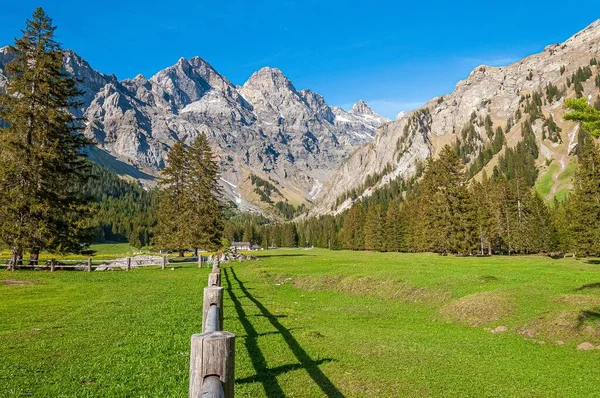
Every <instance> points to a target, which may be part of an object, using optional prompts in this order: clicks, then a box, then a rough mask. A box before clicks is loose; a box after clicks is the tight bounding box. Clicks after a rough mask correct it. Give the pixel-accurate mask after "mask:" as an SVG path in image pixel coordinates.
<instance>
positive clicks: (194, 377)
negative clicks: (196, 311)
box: [189, 262, 235, 398]
mask: <svg viewBox="0 0 600 398" xmlns="http://www.w3.org/2000/svg"><path fill="white" fill-rule="evenodd" d="M222 328H223V288H222V287H221V268H220V267H219V263H218V262H215V263H214V264H213V269H212V272H211V273H210V275H209V277H208V287H206V288H204V300H203V305H202V333H200V334H194V335H193V336H192V341H191V349H190V390H189V397H190V398H200V397H202V398H233V396H234V367H235V335H234V334H232V333H229V332H224V331H223V330H222Z"/></svg>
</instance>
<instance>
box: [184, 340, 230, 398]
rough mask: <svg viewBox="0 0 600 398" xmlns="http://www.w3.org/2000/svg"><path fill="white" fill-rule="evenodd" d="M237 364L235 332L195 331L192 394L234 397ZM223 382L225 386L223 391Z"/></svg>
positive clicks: (196, 396)
mask: <svg viewBox="0 0 600 398" xmlns="http://www.w3.org/2000/svg"><path fill="white" fill-rule="evenodd" d="M234 365H235V335H234V334H232V333H229V332H212V333H202V334H195V335H193V336H192V342H191V350H190V389H189V397H190V398H200V397H223V398H233V396H234ZM211 376H216V377H211ZM216 378H218V380H216ZM217 381H219V382H220V383H217ZM219 384H220V386H221V387H222V389H223V394H222V395H221V391H220V389H219Z"/></svg>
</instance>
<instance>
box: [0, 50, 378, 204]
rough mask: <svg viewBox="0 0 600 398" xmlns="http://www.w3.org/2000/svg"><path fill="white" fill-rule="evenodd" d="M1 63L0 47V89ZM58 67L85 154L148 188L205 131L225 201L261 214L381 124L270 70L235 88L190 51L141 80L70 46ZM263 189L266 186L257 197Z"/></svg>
mask: <svg viewBox="0 0 600 398" xmlns="http://www.w3.org/2000/svg"><path fill="white" fill-rule="evenodd" d="M9 61H10V54H9V52H8V49H7V47H5V48H3V49H1V50H0V88H1V87H2V86H3V85H4V84H5V82H6V74H5V67H6V64H7V63H8V62H9ZM64 65H65V69H66V70H67V71H68V72H69V73H70V74H71V75H73V76H74V77H76V78H78V79H80V81H81V83H80V89H81V90H82V91H83V92H84V94H83V96H82V97H81V102H82V105H81V106H80V107H79V108H78V109H75V110H74V112H75V114H76V115H77V116H80V117H84V118H85V119H86V120H87V122H86V125H85V134H86V135H87V136H89V137H90V138H92V139H93V140H94V141H95V142H96V143H97V147H96V148H93V149H92V150H91V151H90V157H91V159H92V160H94V161H96V162H97V163H100V164H101V165H104V166H106V167H108V168H109V169H111V170H113V171H115V172H117V173H118V174H121V175H126V176H131V177H133V178H136V179H139V180H141V181H143V182H144V183H146V184H150V185H152V184H153V183H154V180H155V177H156V176H157V175H158V173H159V171H160V170H161V169H162V168H163V167H164V166H165V164H166V163H167V162H168V153H169V150H170V148H171V147H172V145H173V144H174V143H175V142H177V141H182V142H184V143H186V144H190V143H191V142H192V141H193V140H194V139H195V138H196V137H197V136H198V135H199V134H201V133H203V132H204V133H206V134H207V136H208V138H209V140H210V142H211V144H212V146H213V148H214V150H215V153H216V155H217V156H218V159H219V163H220V167H221V185H222V186H223V189H224V194H225V196H226V198H227V199H229V200H230V201H232V202H234V203H236V205H237V206H238V207H239V208H240V209H242V210H246V211H248V210H250V211H252V210H255V211H263V212H264V211H267V212H268V211H269V210H270V209H271V208H272V207H273V204H275V203H277V202H278V201H282V202H289V203H290V204H293V205H300V204H310V203H311V202H313V201H315V200H317V199H318V198H319V197H321V196H322V194H323V193H324V191H323V187H324V186H325V185H326V184H327V183H328V182H329V181H330V180H331V177H332V175H333V174H334V172H335V171H336V170H337V169H338V167H339V165H340V164H341V162H342V161H343V160H344V159H345V158H347V157H348V156H349V155H350V154H351V153H352V152H353V151H354V150H355V149H357V148H358V147H360V146H361V145H362V144H365V143H368V142H371V141H372V140H373V139H374V137H375V132H376V129H377V128H378V127H379V126H380V125H382V124H383V123H386V122H388V121H389V120H388V119H386V118H384V117H382V116H380V115H378V114H377V113H375V112H374V111H373V110H372V109H371V108H369V106H368V105H367V104H366V103H365V102H364V101H362V100H361V101H359V102H357V103H356V104H355V105H354V106H353V108H352V109H351V110H350V111H348V112H346V111H345V110H343V109H342V108H339V107H334V106H329V105H328V104H327V103H326V102H325V100H324V99H323V97H322V96H321V95H319V94H317V93H315V92H312V91H310V90H306V89H305V90H297V89H296V88H295V87H294V85H293V83H292V82H291V81H290V80H289V79H288V78H287V77H286V76H285V75H284V74H283V73H282V72H281V71H280V70H279V69H275V68H268V67H265V68H262V69H260V70H259V71H257V72H256V73H254V74H253V75H252V76H251V77H250V78H249V79H248V81H246V83H244V85H243V86H235V85H234V84H232V83H231V82H230V81H229V80H227V78H225V77H224V76H222V75H221V74H220V73H219V72H217V71H216V70H215V69H214V68H213V67H212V66H211V65H210V64H209V63H207V62H206V61H204V60H203V59H201V58H199V57H194V58H192V59H189V60H187V59H184V58H181V59H179V60H178V61H177V63H176V64H175V65H173V66H170V67H168V68H166V69H164V70H161V71H159V72H158V73H156V74H155V75H154V76H152V77H151V78H149V79H147V78H146V77H144V76H142V75H138V76H136V77H135V78H133V79H127V80H122V81H119V80H118V79H117V78H116V77H115V76H114V75H107V74H104V73H101V72H98V71H96V70H95V69H93V68H92V67H91V66H90V65H89V63H88V62H86V61H85V60H84V59H82V58H81V57H80V56H78V55H77V54H76V53H75V52H73V51H65V53H64ZM265 187H267V191H268V192H266V193H265Z"/></svg>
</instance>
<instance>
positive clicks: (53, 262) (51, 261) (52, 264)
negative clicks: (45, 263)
mask: <svg viewBox="0 0 600 398" xmlns="http://www.w3.org/2000/svg"><path fill="white" fill-rule="evenodd" d="M55 266H56V259H54V258H53V259H51V260H50V272H54V267H55Z"/></svg>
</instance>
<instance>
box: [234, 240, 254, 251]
mask: <svg viewBox="0 0 600 398" xmlns="http://www.w3.org/2000/svg"><path fill="white" fill-rule="evenodd" d="M250 247H251V245H250V242H233V243H232V244H231V248H232V249H235V250H245V251H248V250H250Z"/></svg>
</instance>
